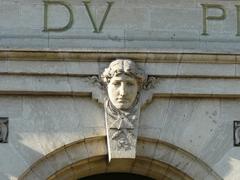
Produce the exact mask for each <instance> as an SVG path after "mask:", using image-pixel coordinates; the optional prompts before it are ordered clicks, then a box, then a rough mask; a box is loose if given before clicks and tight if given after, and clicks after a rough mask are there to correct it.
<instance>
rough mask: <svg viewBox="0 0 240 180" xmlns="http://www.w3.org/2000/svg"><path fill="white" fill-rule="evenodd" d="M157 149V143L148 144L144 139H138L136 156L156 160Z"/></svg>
mask: <svg viewBox="0 0 240 180" xmlns="http://www.w3.org/2000/svg"><path fill="white" fill-rule="evenodd" d="M156 147H157V141H153V142H148V141H146V140H144V139H138V141H137V147H136V156H142V157H148V158H154V153H155V150H156Z"/></svg>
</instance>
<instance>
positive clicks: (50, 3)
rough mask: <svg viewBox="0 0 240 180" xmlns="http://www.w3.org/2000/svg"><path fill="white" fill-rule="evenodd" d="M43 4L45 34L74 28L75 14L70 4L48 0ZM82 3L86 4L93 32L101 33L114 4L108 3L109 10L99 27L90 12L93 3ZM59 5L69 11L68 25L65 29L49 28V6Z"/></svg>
mask: <svg viewBox="0 0 240 180" xmlns="http://www.w3.org/2000/svg"><path fill="white" fill-rule="evenodd" d="M43 3H44V29H43V31H45V32H62V31H67V30H69V29H70V28H71V27H72V26H73V22H74V14H73V10H72V7H71V4H69V3H67V2H65V1H48V0H45V1H43ZM82 3H83V4H84V6H85V8H86V11H87V14H88V16H89V19H90V22H91V23H92V25H93V29H94V31H93V32H94V33H100V32H101V31H102V29H103V26H104V24H105V22H106V19H107V16H108V14H109V12H110V10H111V7H112V5H113V3H114V2H106V3H107V9H106V11H105V13H104V15H103V18H102V20H101V23H100V25H99V27H98V26H97V23H96V20H95V18H94V17H93V13H92V12H91V10H90V4H91V1H82ZM59 5H60V6H63V7H64V8H66V10H67V11H68V14H69V20H68V23H67V24H66V25H65V26H63V27H55V28H53V27H49V24H48V18H49V16H48V14H49V13H48V11H49V6H59Z"/></svg>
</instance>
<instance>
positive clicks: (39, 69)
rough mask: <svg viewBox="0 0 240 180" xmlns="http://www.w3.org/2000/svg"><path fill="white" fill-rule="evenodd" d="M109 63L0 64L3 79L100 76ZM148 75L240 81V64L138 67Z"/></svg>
mask: <svg viewBox="0 0 240 180" xmlns="http://www.w3.org/2000/svg"><path fill="white" fill-rule="evenodd" d="M108 64H109V63H108V62H71V61H68V62H66V61H55V62H54V61H16V60H14V61H8V60H5V61H0V75H41V76H78V77H81V76H88V75H99V73H101V72H103V71H104V68H106V67H107V66H108ZM138 65H139V66H140V67H141V68H142V69H144V71H145V73H146V74H147V75H151V76H163V77H164V76H165V77H166V76H171V77H176V76H179V77H224V78H225V77H228V78H229V77H233V78H235V77H240V65H239V64H209V63H208V64H206V63H205V64H200V63H183V62H181V63H180V62H179V63H167V62H165V63H159V62H158V63H142V62H140V63H138Z"/></svg>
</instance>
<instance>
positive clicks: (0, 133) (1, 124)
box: [0, 117, 8, 143]
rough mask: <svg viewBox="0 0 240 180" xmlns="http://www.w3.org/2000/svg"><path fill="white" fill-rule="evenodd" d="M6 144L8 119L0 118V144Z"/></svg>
mask: <svg viewBox="0 0 240 180" xmlns="http://www.w3.org/2000/svg"><path fill="white" fill-rule="evenodd" d="M7 142H8V118H5V117H0V143H7Z"/></svg>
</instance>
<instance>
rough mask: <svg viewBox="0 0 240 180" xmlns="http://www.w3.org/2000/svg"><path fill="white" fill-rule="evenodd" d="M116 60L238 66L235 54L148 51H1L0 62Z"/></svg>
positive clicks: (239, 58)
mask: <svg viewBox="0 0 240 180" xmlns="http://www.w3.org/2000/svg"><path fill="white" fill-rule="evenodd" d="M117 58H126V59H132V60H134V61H136V62H144V63H146V62H148V63H152V62H155V63H158V62H160V63H161V62H163V63H164V62H168V63H179V62H181V63H214V64H218V63H227V64H232V63H240V54H238V53H234V54H233V53H232V54H231V53H229V54H226V53H215V52H213V53H205V52H194V51H180V50H179V51H177V50H172V51H170V50H165V51H164V50H162V51H157V50H156V51H149V50H146V49H142V50H141V49H140V50H126V49H102V50H101V49H99V50H93V49H89V50H88V49H86V50H61V49H60V50H59V49H58V50H30V49H23V50H21V49H15V50H12V49H2V50H0V61H3V60H9V61H11V60H17V61H80V62H91V61H94V62H109V61H112V60H114V59H117Z"/></svg>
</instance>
